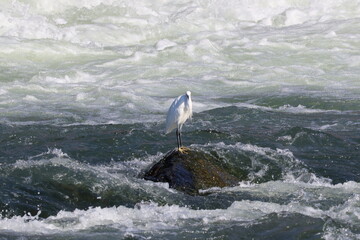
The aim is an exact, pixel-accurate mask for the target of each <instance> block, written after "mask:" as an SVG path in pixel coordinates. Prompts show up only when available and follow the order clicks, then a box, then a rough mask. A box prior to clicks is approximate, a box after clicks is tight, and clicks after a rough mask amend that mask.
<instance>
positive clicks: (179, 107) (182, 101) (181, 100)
mask: <svg viewBox="0 0 360 240" xmlns="http://www.w3.org/2000/svg"><path fill="white" fill-rule="evenodd" d="M191 117H192V102H191V92H190V91H187V92H186V93H185V94H184V95H181V96H179V97H177V98H176V99H175V100H174V101H173V103H172V104H171V106H170V108H169V111H168V113H167V117H166V129H165V133H166V134H168V133H170V132H171V131H172V130H174V129H176V140H177V146H178V150H179V151H181V149H180V148H181V128H182V126H183V124H184V123H185V122H186V120H187V119H188V118H191Z"/></svg>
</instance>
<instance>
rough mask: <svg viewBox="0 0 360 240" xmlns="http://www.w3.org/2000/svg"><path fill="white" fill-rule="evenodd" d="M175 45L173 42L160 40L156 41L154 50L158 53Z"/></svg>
mask: <svg viewBox="0 0 360 240" xmlns="http://www.w3.org/2000/svg"><path fill="white" fill-rule="evenodd" d="M176 45H177V44H176V43H175V42H172V41H170V40H168V39H162V40H160V41H158V42H157V43H156V46H155V48H156V50H158V51H162V50H164V49H166V48H170V47H174V46H176Z"/></svg>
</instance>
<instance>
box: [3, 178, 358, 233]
mask: <svg viewBox="0 0 360 240" xmlns="http://www.w3.org/2000/svg"><path fill="white" fill-rule="evenodd" d="M275 186H276V183H275ZM356 190H357V191H359V185H358V184H357V187H356ZM324 192H325V191H324ZM332 194H335V195H336V192H332ZM359 196H360V195H359V194H355V195H353V196H352V197H349V198H348V199H347V200H346V201H345V202H344V203H342V204H339V205H337V206H333V207H330V208H328V209H321V208H318V207H311V206H308V205H306V204H304V203H299V202H297V201H291V202H289V203H288V204H278V203H274V202H263V201H250V200H242V201H235V202H233V203H232V204H231V206H229V207H228V208H226V209H214V210H195V209H190V208H188V207H180V206H178V205H165V206H161V205H158V204H156V203H153V202H140V203H138V204H137V205H136V206H135V207H134V208H128V207H124V206H118V207H108V208H101V207H93V208H89V209H87V210H78V209H77V210H74V211H60V212H58V213H57V214H56V215H54V216H50V217H49V218H47V219H39V217H38V216H23V217H20V216H14V217H12V218H3V219H0V231H2V232H4V231H6V232H10V233H11V232H17V233H26V234H29V235H38V234H45V235H48V234H49V235H50V234H51V235H53V234H59V233H64V232H68V233H74V232H80V231H85V230H87V231H91V232H97V231H104V229H112V231H116V232H120V233H123V234H143V233H146V232H147V231H153V232H155V233H156V232H163V231H176V230H178V229H182V228H186V227H189V226H191V225H193V226H195V227H196V228H200V229H202V228H208V227H210V226H212V225H222V224H224V225H228V224H236V223H238V224H241V225H244V226H248V227H249V226H251V225H252V224H259V223H258V221H260V220H261V221H264V217H265V216H269V215H271V214H279V213H286V214H287V215H289V214H300V215H304V216H308V217H311V218H315V219H316V218H319V219H323V220H326V219H331V220H332V221H334V222H337V223H338V224H339V223H341V224H350V225H349V227H348V228H347V231H349V232H350V233H351V229H352V228H353V227H352V226H356V225H357V224H359V223H360V221H359V218H358V215H359V214H360V212H359V211H358V210H359V208H358V204H359V202H360V198H359ZM350 213H351V214H350ZM333 227H334V224H332V223H331V222H328V223H327V224H325V227H324V236H328V237H330V236H331V235H334V232H333ZM353 234H354V235H356V231H355V233H353Z"/></svg>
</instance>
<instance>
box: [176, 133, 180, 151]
mask: <svg viewBox="0 0 360 240" xmlns="http://www.w3.org/2000/svg"><path fill="white" fill-rule="evenodd" d="M179 139H180V135H179V129H176V142H177V146H178V150H180V145H181V143H180V142H181V140H179Z"/></svg>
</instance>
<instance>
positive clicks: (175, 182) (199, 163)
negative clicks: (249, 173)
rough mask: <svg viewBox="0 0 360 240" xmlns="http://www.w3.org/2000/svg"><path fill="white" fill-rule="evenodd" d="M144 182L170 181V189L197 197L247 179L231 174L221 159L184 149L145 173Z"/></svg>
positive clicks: (166, 156)
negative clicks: (203, 192) (210, 190)
mask: <svg viewBox="0 0 360 240" xmlns="http://www.w3.org/2000/svg"><path fill="white" fill-rule="evenodd" d="M144 179H146V180H151V181H154V182H168V183H169V186H170V187H171V188H174V189H177V190H179V191H182V192H185V193H188V194H191V195H197V194H199V190H200V189H208V188H212V187H227V186H234V185H236V184H237V183H238V182H239V181H241V180H244V179H245V176H244V177H243V178H242V177H236V176H234V175H232V174H231V173H229V171H228V169H226V167H224V166H222V164H221V161H220V160H219V159H216V158H215V157H213V156H212V155H210V154H208V153H205V152H203V151H201V150H197V149H189V148H182V149H181V151H178V150H177V149H175V150H172V151H170V152H168V153H167V154H166V155H165V156H164V157H163V158H162V159H161V160H160V161H159V162H157V163H155V164H154V165H153V166H152V167H151V168H150V169H149V170H148V171H146V172H145V174H144Z"/></svg>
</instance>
